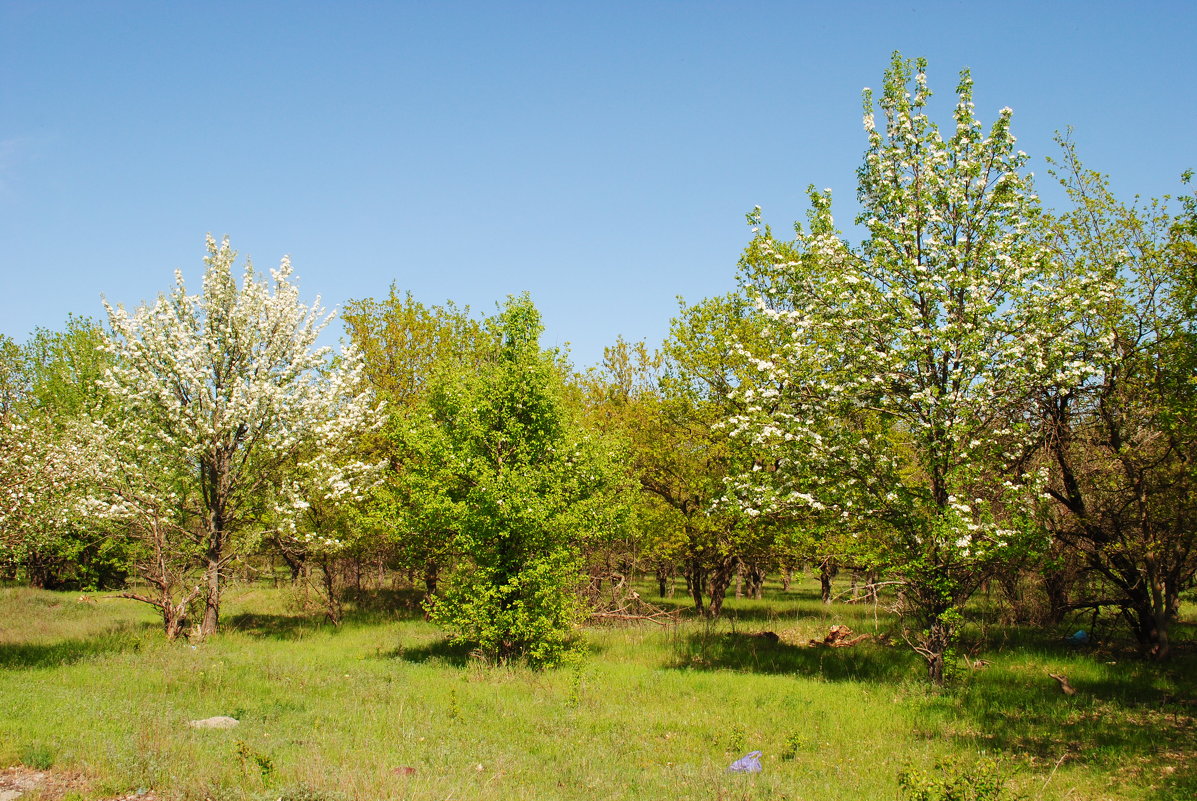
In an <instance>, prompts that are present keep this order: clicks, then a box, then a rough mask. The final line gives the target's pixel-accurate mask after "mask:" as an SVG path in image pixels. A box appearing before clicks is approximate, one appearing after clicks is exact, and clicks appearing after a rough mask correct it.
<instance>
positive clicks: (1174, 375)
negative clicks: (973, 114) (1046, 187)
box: [1037, 140, 1197, 659]
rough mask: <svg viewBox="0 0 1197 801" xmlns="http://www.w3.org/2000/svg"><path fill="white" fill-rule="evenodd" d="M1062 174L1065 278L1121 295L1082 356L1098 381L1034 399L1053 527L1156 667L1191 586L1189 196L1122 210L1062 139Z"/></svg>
mask: <svg viewBox="0 0 1197 801" xmlns="http://www.w3.org/2000/svg"><path fill="white" fill-rule="evenodd" d="M1061 145H1062V150H1063V158H1062V159H1061V161H1060V163H1059V164H1057V168H1058V175H1057V177H1058V178H1059V179H1060V180H1061V182H1062V183H1063V185H1064V187H1065V189H1066V190H1067V191H1068V194H1069V196H1070V198H1071V199H1072V201H1073V203H1074V205H1073V208H1072V209H1071V210H1069V211H1068V212H1066V213H1064V214H1061V215H1059V216H1058V217H1056V218H1054V219H1053V220H1052V225H1051V226H1050V228H1049V229H1048V230H1049V236H1050V238H1049V240H1048V241H1049V244H1050V245H1051V247H1052V248H1053V250H1054V251H1055V252H1056V254H1057V260H1058V262H1059V263H1060V265H1061V269H1062V270H1063V271H1064V273H1065V275H1073V274H1078V273H1086V272H1093V271H1097V272H1100V273H1103V274H1105V275H1106V277H1107V280H1108V281H1109V282H1110V283H1111V285H1112V286H1114V287H1115V288H1116V292H1115V293H1114V294H1112V295H1111V297H1110V298H1109V299H1108V301H1107V302H1104V303H1101V304H1096V305H1094V306H1093V307H1092V308H1091V309H1089V310H1088V313H1087V314H1086V315H1085V316H1084V318H1083V321H1082V326H1081V329H1082V331H1083V333H1084V336H1083V339H1082V340H1081V341H1080V342H1079V343H1078V345H1079V347H1078V350H1077V357H1076V358H1080V359H1085V360H1087V361H1089V362H1091V363H1092V364H1093V365H1094V367H1095V373H1094V375H1093V376H1092V377H1091V378H1090V379H1089V380H1087V381H1084V382H1082V383H1079V384H1063V385H1059V384H1052V385H1048V386H1045V387H1044V388H1043V390H1042V392H1040V393H1039V394H1038V396H1037V400H1038V408H1037V411H1038V415H1037V416H1038V418H1039V420H1040V422H1041V425H1042V426H1043V443H1044V456H1045V459H1046V463H1047V464H1049V465H1051V481H1050V483H1049V484H1048V486H1047V492H1048V495H1049V498H1050V501H1049V502H1048V503H1047V504H1046V505H1045V517H1046V520H1047V522H1048V527H1049V528H1050V530H1051V531H1052V533H1053V534H1054V535H1055V536H1056V537H1057V538H1058V540H1059V541H1061V542H1062V543H1064V544H1065V545H1067V546H1068V547H1070V548H1073V549H1075V550H1076V551H1077V552H1078V553H1080V554H1081V557H1082V559H1083V561H1084V563H1085V565H1086V566H1087V567H1088V568H1089V570H1090V571H1091V572H1092V573H1095V574H1096V575H1098V576H1100V577H1101V579H1102V582H1101V584H1102V590H1103V591H1102V593H1101V594H1100V595H1098V596H1097V597H1096V598H1093V599H1090V600H1091V602H1093V603H1096V604H1099V605H1110V606H1117V607H1119V608H1120V609H1121V611H1122V615H1123V617H1124V618H1125V619H1126V621H1127V622H1128V623H1129V625H1130V628H1131V631H1132V632H1133V634H1134V635H1135V637H1136V639H1137V640H1138V642H1139V644H1140V646H1141V647H1142V649H1143V650H1144V652H1146V653H1147V654H1149V655H1150V656H1152V657H1153V658H1155V659H1165V658H1167V657H1168V655H1169V654H1170V652H1171V643H1170V637H1169V629H1170V627H1171V623H1172V621H1173V620H1174V619H1175V618H1176V616H1177V613H1178V611H1179V595H1180V592H1181V590H1182V589H1184V588H1185V587H1187V586H1190V585H1191V584H1192V581H1193V578H1194V576H1195V575H1197V534H1195V533H1194V532H1195V531H1197V525H1195V524H1197V467H1195V466H1194V463H1193V458H1192V455H1193V453H1194V449H1195V447H1197V384H1195V383H1194V380H1193V379H1194V375H1197V327H1195V320H1197V314H1195V310H1194V307H1193V305H1192V292H1193V290H1194V287H1195V286H1197V282H1194V275H1193V264H1194V261H1193V252H1194V243H1195V242H1197V229H1195V227H1194V223H1195V222H1197V215H1195V214H1194V204H1195V203H1197V201H1195V200H1194V198H1193V197H1192V196H1188V197H1186V198H1183V199H1182V202H1183V203H1184V204H1185V206H1186V212H1185V213H1184V214H1181V215H1179V216H1175V215H1174V214H1173V213H1172V212H1171V211H1170V210H1169V209H1168V207H1167V205H1166V204H1165V203H1152V204H1150V205H1148V206H1145V207H1138V206H1136V205H1126V204H1123V203H1121V202H1119V201H1118V200H1117V199H1116V198H1115V197H1114V195H1113V193H1112V192H1111V191H1110V188H1109V185H1108V182H1107V180H1106V178H1105V177H1104V176H1102V175H1101V174H1099V173H1096V172H1093V171H1091V170H1087V169H1085V168H1084V167H1083V166H1082V165H1081V163H1080V161H1079V159H1078V158H1077V156H1076V151H1075V147H1074V145H1073V143H1072V142H1070V141H1067V140H1061Z"/></svg>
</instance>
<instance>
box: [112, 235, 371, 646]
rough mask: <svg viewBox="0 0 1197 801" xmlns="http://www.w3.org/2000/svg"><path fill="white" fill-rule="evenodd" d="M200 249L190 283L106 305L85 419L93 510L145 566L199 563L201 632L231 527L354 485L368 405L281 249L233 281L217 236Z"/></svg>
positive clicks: (342, 494) (268, 519) (282, 521)
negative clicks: (266, 265)
mask: <svg viewBox="0 0 1197 801" xmlns="http://www.w3.org/2000/svg"><path fill="white" fill-rule="evenodd" d="M207 246H208V256H207V258H206V259H205V262H206V264H207V269H206V271H205V273H204V281H203V292H202V293H201V294H199V295H192V294H188V293H187V290H186V287H185V286H184V284H183V279H182V276H181V274H178V273H176V286H175V289H174V291H173V292H172V293H171V294H170V295H169V296H161V297H159V298H158V300H157V302H156V303H154V304H153V305H152V306H142V307H140V308H139V309H137V311H135V312H133V313H132V314H130V313H128V312H126V311H125V310H124V309H123V308H120V307H113V306H111V305H109V304H107V302H106V303H105V307H106V308H107V310H108V318H109V322H110V325H111V327H112V339H111V342H110V347H111V349H112V351H113V354H114V356H115V363H114V365H113V366H112V367H111V368H110V369H109V371H108V372H107V375H106V377H105V378H104V380H103V386H104V387H105V388H106V389H107V390H108V392H109V393H110V394H111V396H112V398H113V400H114V402H115V404H116V413H114V414H111V415H108V416H106V417H105V418H103V419H101V420H98V421H97V422H96V423H95V424H94V429H93V431H92V435H93V436H94V437H95V439H96V440H97V441H98V442H100V443H101V447H100V453H99V454H98V456H97V472H98V477H97V478H98V484H99V486H100V487H101V489H102V491H101V492H99V493H97V494H96V496H95V497H94V499H93V500H94V502H93V509H95V510H97V511H100V512H102V513H103V514H105V515H107V516H109V517H114V518H118V519H121V520H123V521H125V522H126V523H128V524H130V525H131V530H132V531H134V532H136V534H137V535H138V537H139V538H140V539H141V540H142V541H143V542H146V543H149V544H150V547H149V549H148V554H149V557H150V558H149V561H148V562H147V563H146V565H148V566H149V568H148V569H149V572H150V574H153V573H154V571H155V570H156V569H157V568H154V567H153V565H154V564H161V565H169V566H170V569H169V570H168V571H167V572H169V573H170V574H171V575H172V576H173V575H178V574H180V573H185V572H186V571H185V570H181V569H180V568H179V567H178V565H179V562H180V560H182V562H183V563H186V562H187V561H188V560H191V559H195V560H198V562H199V563H200V564H201V565H202V568H203V578H202V582H200V584H199V585H197V586H200V587H201V589H199V590H195V593H196V595H197V596H199V597H202V598H203V602H204V612H203V618H202V621H201V629H200V630H201V633H202V634H210V633H212V632H214V631H216V628H217V624H218V621H219V613H220V595H221V576H222V571H223V570H224V568H225V566H226V564H227V563H228V562H229V560H230V559H231V558H232V557H233V555H234V554H235V553H236V550H235V548H234V547H233V546H234V538H236V537H238V536H241V537H247V538H252V537H254V536H261V535H263V534H266V533H269V532H271V531H275V530H279V529H284V530H289V529H292V528H294V527H295V526H296V521H297V519H298V518H299V517H300V515H301V513H302V512H303V511H304V510H305V509H306V508H307V507H308V506H309V501H308V500H306V498H307V497H310V496H311V494H312V493H313V492H318V493H319V495H320V497H321V498H322V499H323V500H326V501H338V500H343V499H346V498H350V497H352V496H354V495H355V493H356V492H357V491H358V489H359V488H360V487H361V486H362V483H363V482H362V479H363V478H364V477H365V476H367V475H369V474H370V473H371V471H372V467H371V466H370V465H368V464H366V463H364V462H361V461H358V460H354V459H352V458H350V459H346V458H343V455H344V454H345V453H346V452H349V451H350V450H351V447H352V443H353V441H354V439H355V437H356V436H357V435H358V434H359V433H360V432H362V431H363V430H367V429H369V428H370V427H372V426H373V425H375V423H376V419H377V417H378V415H377V409H376V407H375V404H374V403H373V402H372V400H371V397H370V395H369V394H368V393H366V392H364V391H363V390H362V389H361V387H360V381H359V376H360V372H361V364H360V360H359V359H358V358H357V356H356V355H355V354H354V353H352V352H350V353H346V354H345V355H344V356H343V357H341V358H340V359H338V360H336V361H330V358H329V357H330V353H329V349H328V348H317V347H316V339H317V337H318V336H319V334H320V332H321V330H322V329H323V328H324V326H325V325H326V324H327V321H328V318H327V317H325V316H324V315H323V312H322V310H321V309H320V307H319V303H318V302H317V303H316V304H314V305H313V306H311V307H308V306H305V305H303V304H302V303H301V302H300V301H299V292H298V289H297V288H296V287H295V285H294V284H292V283H291V265H290V263H289V261H287V260H286V259H284V260H283V262H282V264H281V266H280V267H279V268H278V269H276V270H272V271H271V279H272V280H271V282H269V283H268V282H266V281H264V280H262V279H260V278H259V276H258V274H257V273H256V272H255V271H254V270H253V267H252V265H250V264H248V263H247V264H246V267H245V271H244V276H243V278H242V281H241V284H240V286H238V284H237V281H236V279H235V278H234V276H233V272H232V269H233V263H234V260H235V258H236V254H235V253H234V252H233V250H232V249H231V248H230V247H229V243H228V240H225V241H224V242H222V243H220V244H217V243H216V242H215V240H213V239H212V238H211V237H209V238H208V242H207ZM313 536H315V534H313ZM158 577H159V578H160V579H162V580H163V581H166V580H168V578H169V577H166V576H162V575H159V576H158ZM169 581H171V582H175V579H169ZM159 583H160V582H159ZM175 583H177V582H175ZM190 592H192V590H188V593H190ZM139 600H146V599H145V598H141V599H139ZM154 603H155V605H161V604H160V603H158V602H154ZM172 603H177V601H174V602H172ZM162 608H163V609H164V613H165V607H162ZM168 622H169V621H168ZM168 629H169V626H168Z"/></svg>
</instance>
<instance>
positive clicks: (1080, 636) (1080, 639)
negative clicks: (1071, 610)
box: [1068, 629, 1089, 645]
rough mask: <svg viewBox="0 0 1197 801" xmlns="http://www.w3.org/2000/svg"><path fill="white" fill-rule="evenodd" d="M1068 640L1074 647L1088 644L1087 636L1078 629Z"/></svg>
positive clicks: (1086, 633)
mask: <svg viewBox="0 0 1197 801" xmlns="http://www.w3.org/2000/svg"><path fill="white" fill-rule="evenodd" d="M1068 640H1069V641H1070V642H1072V643H1074V644H1075V645H1086V644H1088V642H1089V634H1088V632H1086V631H1085V630H1084V629H1078V630H1077V631H1076V633H1075V634H1073V635H1072V636H1071V637H1069V638H1068Z"/></svg>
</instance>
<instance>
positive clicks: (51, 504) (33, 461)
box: [0, 316, 127, 589]
mask: <svg viewBox="0 0 1197 801" xmlns="http://www.w3.org/2000/svg"><path fill="white" fill-rule="evenodd" d="M104 343H105V340H104V334H103V331H102V330H101V328H100V325H99V324H98V323H97V322H95V321H94V320H90V319H87V318H83V317H74V316H72V317H70V318H68V320H67V324H66V327H65V329H64V330H62V331H51V330H47V329H37V330H36V331H34V333H33V336H31V337H30V339H29V341H28V342H26V343H25V345H23V346H20V347H18V346H16V345H15V343H12V342H11V340H6V341H5V342H3V343H0V350H2V353H3V364H4V368H3V376H2V377H0V384H2V386H3V389H2V390H0V393H2V395H3V407H2V411H0V417H2V418H3V421H4V422H3V432H4V433H3V434H0V436H3V437H4V438H5V439H6V440H8V442H7V443H6V446H5V447H4V449H3V455H2V456H0V461H2V462H4V464H5V466H4V467H0V471H3V473H4V476H5V478H4V480H3V482H2V483H3V484H4V486H5V488H6V491H5V494H6V496H7V502H0V507H4V511H3V512H0V518H2V519H3V526H4V528H5V530H6V533H5V536H4V537H3V540H4V541H5V543H6V544H7V547H6V548H5V551H6V558H7V560H8V561H9V562H10V564H11V565H12V566H13V567H14V568H15V569H17V570H19V571H20V572H21V573H23V576H24V579H25V580H27V581H28V582H30V583H31V584H33V585H34V586H38V587H49V588H64V587H71V588H77V589H96V588H99V587H116V586H119V585H120V584H122V583H123V581H124V578H125V576H126V574H127V565H126V564H125V554H124V552H123V549H122V547H121V545H120V543H119V542H117V541H116V540H114V539H112V538H111V537H109V536H108V534H109V533H110V532H108V531H107V530H106V528H105V527H104V526H103V525H102V524H101V523H98V522H97V521H95V520H91V519H88V518H86V517H84V516H81V515H80V514H79V513H78V510H77V508H76V507H77V502H78V499H79V497H80V496H79V493H80V492H81V491H82V488H81V486H80V484H79V481H80V479H81V477H82V472H81V470H80V464H79V462H78V452H77V450H76V449H75V448H74V447H73V442H72V437H71V432H72V430H73V428H74V427H75V426H76V425H77V424H78V422H79V421H80V420H83V419H87V418H90V417H91V416H94V415H95V414H98V413H99V409H100V406H101V401H102V397H101V396H102V393H101V392H100V390H99V388H98V387H97V385H96V382H97V380H98V379H99V378H100V376H101V375H102V374H103V371H104V370H105V369H106V367H107V366H108V365H109V364H110V362H111V357H110V356H109V354H108V353H107V352H106V350H105V347H104Z"/></svg>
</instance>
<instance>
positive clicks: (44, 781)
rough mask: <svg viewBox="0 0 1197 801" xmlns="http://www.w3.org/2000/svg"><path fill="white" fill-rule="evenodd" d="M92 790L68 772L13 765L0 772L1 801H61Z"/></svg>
mask: <svg viewBox="0 0 1197 801" xmlns="http://www.w3.org/2000/svg"><path fill="white" fill-rule="evenodd" d="M89 789H90V782H89V781H88V779H87V777H86V776H85V775H83V774H81V773H72V772H69V771H49V770H34V769H33V768H28V767H25V766H24V765H14V766H12V767H11V768H5V769H4V770H3V771H0V801H18V799H25V800H26V801H34V800H35V799H36V801H58V800H59V799H61V798H63V797H64V796H65V795H66V794H67V793H69V792H71V791H75V792H83V793H85V794H86V791H87V790H89ZM104 801H160V799H159V797H158V794H157V793H154V792H152V791H142V792H140V793H129V794H127V795H121V796H113V797H111V798H106V799H104Z"/></svg>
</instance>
